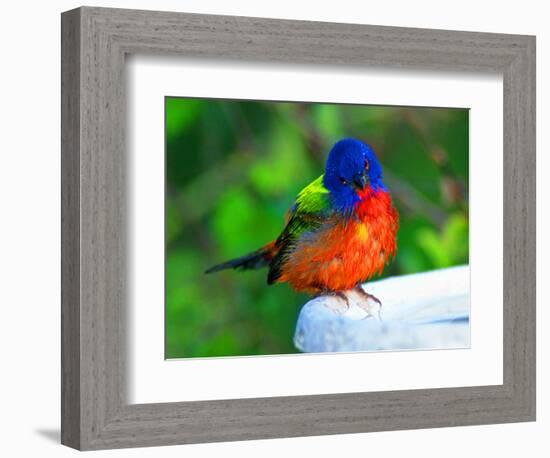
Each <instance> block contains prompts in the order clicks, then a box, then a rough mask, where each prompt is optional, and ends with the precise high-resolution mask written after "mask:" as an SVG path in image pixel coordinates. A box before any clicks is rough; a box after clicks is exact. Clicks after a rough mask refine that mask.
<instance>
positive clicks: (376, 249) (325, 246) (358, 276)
mask: <svg viewBox="0 0 550 458" xmlns="http://www.w3.org/2000/svg"><path fill="white" fill-rule="evenodd" d="M391 210H393V209H391ZM382 216H383V217H375V218H372V217H369V215H362V218H360V219H359V220H354V219H352V220H351V221H348V222H347V223H344V222H338V223H333V224H327V225H326V227H325V228H324V229H321V230H320V231H319V232H318V233H317V234H315V237H312V239H311V240H308V241H303V242H302V243H299V244H298V246H297V248H296V250H295V251H294V252H293V253H292V254H291V255H290V257H289V259H288V261H287V263H286V265H285V268H284V269H283V275H282V276H281V278H280V281H286V282H288V283H290V284H291V286H292V287H293V288H294V289H296V290H298V291H305V292H309V293H316V292H319V291H323V290H326V291H343V290H348V289H351V288H353V287H355V285H357V283H359V282H363V281H365V280H367V279H369V278H371V277H372V276H374V275H376V274H380V273H381V272H382V270H383V268H384V265H385V264H386V262H387V261H388V259H389V257H391V256H393V254H394V253H395V248H396V244H395V232H396V230H397V221H396V214H395V216H394V214H393V213H390V214H383V215H382ZM390 216H391V217H390Z"/></svg>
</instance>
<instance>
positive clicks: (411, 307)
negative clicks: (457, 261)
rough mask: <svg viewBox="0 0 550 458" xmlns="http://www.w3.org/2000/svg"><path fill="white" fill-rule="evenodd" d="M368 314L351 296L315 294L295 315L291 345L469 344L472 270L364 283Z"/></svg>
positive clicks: (325, 348) (345, 348) (311, 348)
mask: <svg viewBox="0 0 550 458" xmlns="http://www.w3.org/2000/svg"><path fill="white" fill-rule="evenodd" d="M363 288H364V290H365V291H367V292H368V293H370V294H373V295H374V296H376V297H377V298H378V299H380V301H381V302H382V307H380V308H379V307H378V306H377V304H376V303H375V302H374V301H370V302H369V303H370V305H371V310H370V316H369V313H368V312H365V311H364V310H363V309H362V308H361V307H359V306H358V305H357V304H356V302H355V301H356V300H358V299H359V297H358V296H357V295H354V294H350V295H349V297H350V301H349V302H350V306H349V308H348V309H347V310H346V307H345V305H344V302H343V301H342V299H340V298H338V297H334V296H322V297H317V298H315V299H313V300H311V301H309V302H308V303H306V304H305V305H304V306H303V307H302V310H301V311H300V314H299V316H298V322H297V324H296V331H295V334H294V345H295V346H296V348H297V349H298V350H300V351H303V352H308V353H310V352H314V353H317V352H351V351H380V350H406V349H436V348H468V347H469V346H470V327H469V317H470V268H469V266H459V267H450V268H447V269H440V270H434V271H431V272H423V273H419V274H412V275H403V276H399V277H391V278H387V279H385V280H379V281H375V282H370V283H365V284H364V285H363Z"/></svg>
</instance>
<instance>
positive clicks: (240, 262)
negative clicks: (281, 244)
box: [204, 243, 274, 274]
mask: <svg viewBox="0 0 550 458" xmlns="http://www.w3.org/2000/svg"><path fill="white" fill-rule="evenodd" d="M273 245H274V244H273V243H269V244H268V245H266V246H264V247H262V248H260V249H259V250H256V251H253V252H252V253H248V254H245V255H244V256H241V257H239V258H235V259H231V260H229V261H226V262H222V263H221V264H216V265H215V266H212V267H210V268H209V269H206V270H205V271H204V273H205V274H211V273H213V272H218V271H220V270H225V269H239V270H250V269H260V268H261V267H265V266H267V265H269V263H270V262H271V259H272V258H273V255H272V251H273Z"/></svg>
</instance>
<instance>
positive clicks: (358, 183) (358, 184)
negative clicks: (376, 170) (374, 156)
mask: <svg viewBox="0 0 550 458" xmlns="http://www.w3.org/2000/svg"><path fill="white" fill-rule="evenodd" d="M368 182H369V177H368V175H367V174H357V175H355V176H354V177H353V187H354V188H355V189H356V190H358V191H362V190H363V189H365V186H366V185H367V184H368Z"/></svg>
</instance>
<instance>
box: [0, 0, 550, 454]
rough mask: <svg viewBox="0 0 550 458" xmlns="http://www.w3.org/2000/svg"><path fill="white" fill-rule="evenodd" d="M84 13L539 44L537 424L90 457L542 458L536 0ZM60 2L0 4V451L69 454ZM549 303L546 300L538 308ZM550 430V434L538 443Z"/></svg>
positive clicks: (547, 70) (545, 419)
mask: <svg viewBox="0 0 550 458" xmlns="http://www.w3.org/2000/svg"><path fill="white" fill-rule="evenodd" d="M93 4H95V5H98V6H112V7H124V8H141V9H160V10H172V11H188V12H196V13H214V14H229V15H244V16H263V17H272V18H288V19H312V20H321V21H336V22H358V23H367V24H368V23H370V24H381V25H399V26H413V27H430V28H445V29H458V30H472V31H487V32H503V33H520V34H536V35H537V48H538V62H537V80H538V97H537V104H538V110H537V111H538V113H537V115H538V122H537V126H538V129H537V130H538V135H537V137H538V151H539V155H538V174H537V175H538V184H537V188H538V197H539V199H538V202H539V205H538V218H537V219H538V234H539V237H538V247H539V255H538V277H539V281H538V285H539V287H538V302H539V305H540V307H539V309H538V313H537V320H538V323H537V329H538V367H539V370H538V387H539V389H538V402H537V404H538V421H537V422H536V423H525V424H509V425H494V426H493V425H490V426H475V427H461V428H443V429H436V430H419V431H403V432H391V433H372V434H355V435H345V436H329V437H315V438H299V439H280V440H269V441H250V442H239V443H225V444H213V445H210V444H208V445H193V446H184V447H181V446H180V447H165V448H154V449H151V448H150V449H139V450H122V451H106V452H98V453H97V456H102V457H103V456H105V457H107V456H142V457H146V456H147V457H149V456H150V457H164V456H181V455H182V454H185V455H186V456H187V457H210V456H219V455H224V456H226V457H232V456H238V457H240V458H245V457H257V456H266V457H270V456H273V457H275V456H281V455H282V456H296V455H298V454H306V453H307V454H308V455H309V454H315V455H316V456H320V457H325V456H326V457H329V456H331V457H332V456H342V455H345V454H350V455H351V454H352V455H363V456H369V455H370V456H385V457H393V456H400V455H407V456H409V457H417V456H418V457H423V458H430V457H438V458H440V457H442V456H445V457H446V458H453V457H465V456H470V455H472V456H476V455H478V454H481V453H490V454H491V455H492V456H499V457H516V456H532V457H543V456H548V454H549V450H550V445H549V443H548V432H550V417H549V416H550V397H549V396H548V389H547V386H548V383H549V377H550V358H549V356H548V355H549V353H550V351H548V347H549V346H550V338H549V334H548V328H549V325H550V314H549V313H548V312H547V311H546V310H545V307H544V305H543V304H545V303H546V302H547V300H548V298H549V296H548V287H547V285H544V284H543V282H544V280H545V279H546V278H548V275H549V269H548V265H547V264H546V265H544V264H543V258H544V255H545V254H546V255H550V252H549V250H548V248H549V243H548V240H547V239H545V237H542V236H540V235H541V234H544V233H545V232H548V229H549V227H548V226H549V224H548V223H549V221H548V214H547V213H546V214H545V213H543V211H542V210H543V205H544V200H545V197H546V198H548V197H549V194H550V181H549V180H545V177H546V175H547V174H546V173H545V171H550V170H549V159H548V155H547V154H544V152H545V151H548V149H549V147H550V145H549V141H548V135H547V132H543V130H544V127H545V126H547V125H548V123H549V122H550V115H549V106H548V103H547V102H548V83H547V82H546V81H548V80H550V53H549V51H550V30H549V28H548V26H549V25H550V24H549V21H548V14H546V15H545V3H544V2H540V1H536V0H523V1H522V2H510V1H500V2H496V1H494V2H493V1H491V2H489V1H487V2H480V1H478V0H477V1H476V0H474V1H471V0H461V1H460V2H441V1H424V0H415V1H407V0H399V1H386V2H358V1H355V2H354V1H352V0H338V1H332V2H328V1H326V2H321V1H319V0H308V1H305V0H303V1H300V2H299V1H296V0H277V1H275V0H272V1H264V2H259V1H254V0H232V1H231V2H227V1H223V0H187V1H185V2H184V1H169V0H157V1H154V2H153V1H151V0H149V1H147V0H124V1H118V2H115V1H100V0H96V1H94V2H93ZM76 6H79V4H78V3H76V2H74V1H68V0H56V1H53V2H39V1H20V2H9V3H7V2H6V3H5V4H3V8H2V24H1V26H0V37H1V39H0V46H1V54H0V56H1V62H2V66H1V68H0V126H2V128H1V130H0V161H1V162H0V164H1V165H0V205H1V207H0V208H1V210H2V220H1V224H0V279H1V280H0V298H1V299H0V307H1V310H2V313H1V315H0V316H1V317H2V318H1V321H0V349H1V352H2V353H1V358H2V373H1V375H0V423H1V431H2V436H1V440H0V452H1V453H2V455H3V456H41V457H43V458H45V457H50V456H71V455H75V454H76V452H75V451H73V450H70V449H67V448H64V447H62V446H60V445H58V443H57V442H58V441H59V429H58V428H59V427H58V425H59V418H60V412H59V383H60V382H59V372H60V364H59V359H60V357H59V352H60V347H59V341H60V330H59V314H60V312H59V310H60V305H59V302H60V286H59V284H60V274H59V272H60V261H59V251H60V241H59V238H60V236H59V232H60V223H59V218H60V210H59V194H60V186H59V182H60V176H59V169H60V160H59V137H60V133H59V120H60V113H59V105H60V103H59V97H60V95H59V86H60V83H59V79H60V78H59V54H60V49H59V48H60V44H59V35H60V32H59V29H60V18H59V14H60V12H61V11H63V10H67V9H71V8H74V7H76ZM545 299H547V300H545ZM545 433H546V434H545Z"/></svg>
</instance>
